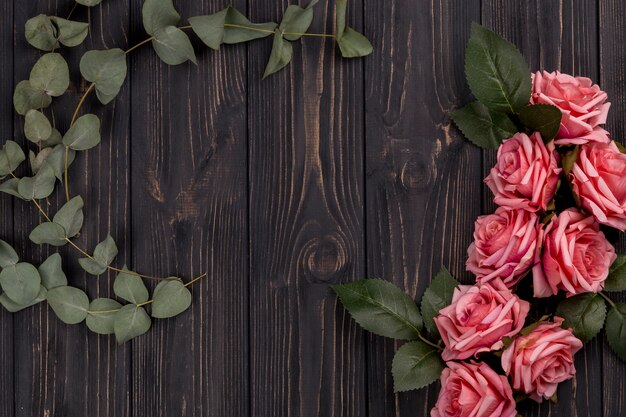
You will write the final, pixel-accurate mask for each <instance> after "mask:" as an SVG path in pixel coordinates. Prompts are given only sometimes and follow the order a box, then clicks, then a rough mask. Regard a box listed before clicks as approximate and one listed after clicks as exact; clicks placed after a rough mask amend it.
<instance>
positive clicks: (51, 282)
mask: <svg viewBox="0 0 626 417" xmlns="http://www.w3.org/2000/svg"><path fill="white" fill-rule="evenodd" d="M38 270H39V275H40V276H41V285H43V286H44V287H46V289H48V290H52V289H54V288H57V287H64V286H66V285H67V277H66V276H65V272H63V267H62V264H61V255H59V254H58V253H55V254H52V255H50V257H48V259H46V260H45V261H44V263H42V264H41V265H40V266H39V269H38Z"/></svg>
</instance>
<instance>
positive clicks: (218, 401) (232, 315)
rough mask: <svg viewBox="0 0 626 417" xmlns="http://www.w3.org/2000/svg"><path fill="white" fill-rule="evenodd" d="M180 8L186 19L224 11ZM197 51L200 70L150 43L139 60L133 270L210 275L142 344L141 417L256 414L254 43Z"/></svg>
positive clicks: (135, 35) (136, 410)
mask: <svg viewBox="0 0 626 417" xmlns="http://www.w3.org/2000/svg"><path fill="white" fill-rule="evenodd" d="M142 3H143V2H142V1H140V0H134V1H132V25H131V28H132V36H131V39H132V41H133V43H137V42H139V41H141V40H143V39H145V38H146V35H145V33H144V31H143V29H142V27H141V14H140V13H141V5H142ZM174 3H175V5H176V6H177V8H178V10H179V11H180V13H181V15H182V16H184V17H185V18H187V17H190V16H195V15H201V14H208V13H214V12H217V11H218V10H220V9H221V8H223V7H224V2H223V1H221V0H211V1H203V2H185V1H180V0H179V1H175V2H174ZM234 4H235V6H236V7H238V8H239V9H240V10H245V1H243V0H240V1H235V2H234ZM197 45H198V48H196V50H197V51H198V52H199V55H198V59H199V61H198V66H195V65H193V64H183V65H181V66H177V67H168V66H167V65H165V64H163V63H161V61H160V60H159V59H158V58H157V57H156V55H155V54H154V52H152V51H151V48H150V46H149V45H147V46H146V47H144V48H142V49H140V50H138V51H137V53H136V54H134V53H133V55H132V56H131V63H132V66H131V67H132V75H131V77H132V81H133V87H132V100H133V106H132V109H131V117H132V148H131V150H132V152H131V159H132V161H131V166H132V189H133V193H132V195H133V197H132V213H133V224H132V233H133V244H134V245H133V266H134V267H135V268H136V269H139V270H141V271H146V273H150V274H159V275H163V274H165V275H168V274H170V275H176V276H182V277H185V278H187V279H188V278H189V277H191V276H192V275H193V276H196V275H200V274H201V273H203V272H207V273H208V274H209V277H208V278H206V279H205V280H203V281H200V282H198V283H196V284H194V286H193V288H192V292H193V293H194V303H193V306H192V308H191V309H190V310H189V311H187V312H186V313H184V314H183V315H181V316H179V317H176V318H174V319H170V320H159V321H155V322H154V323H153V327H152V329H151V331H150V333H149V335H147V336H145V337H142V338H140V339H138V340H137V341H136V342H134V344H133V382H132V392H133V402H132V413H133V415H135V416H167V417H169V416H198V417H200V416H205V415H210V416H224V417H227V416H233V417H240V416H245V415H247V414H248V400H247V398H248V378H247V376H248V367H247V360H248V335H247V328H248V307H247V299H248V292H247V286H248V284H247V270H248V269H247V268H248V266H247V258H248V246H247V245H248V244H247V242H248V238H247V204H248V198H247V175H246V169H245V167H246V148H247V135H246V103H247V102H246V95H247V94H246V67H247V64H246V55H245V51H246V47H245V46H243V45H240V46H235V47H230V46H226V47H224V48H222V50H220V51H219V52H215V51H211V50H209V49H208V48H207V47H206V46H200V44H199V42H197Z"/></svg>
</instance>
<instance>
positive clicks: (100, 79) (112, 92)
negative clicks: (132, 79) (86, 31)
mask: <svg viewBox="0 0 626 417" xmlns="http://www.w3.org/2000/svg"><path fill="white" fill-rule="evenodd" d="M127 71H128V68H127V65H126V54H125V53H124V51H122V50H121V49H118V48H115V49H106V50H103V51H88V52H86V53H85V55H83V57H82V58H81V60H80V73H81V74H82V76H83V77H84V78H85V79H86V80H87V81H91V82H93V83H95V84H96V95H97V96H98V99H99V100H100V102H101V103H102V104H108V103H109V102H111V100H113V99H114V98H115V97H116V96H117V94H118V93H119V92H120V88H121V87H122V85H123V84H124V80H125V79H126V73H127Z"/></svg>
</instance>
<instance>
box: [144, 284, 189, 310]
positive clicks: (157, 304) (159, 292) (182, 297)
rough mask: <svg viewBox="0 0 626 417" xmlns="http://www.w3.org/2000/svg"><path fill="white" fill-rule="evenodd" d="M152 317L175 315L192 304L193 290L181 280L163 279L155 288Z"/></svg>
mask: <svg viewBox="0 0 626 417" xmlns="http://www.w3.org/2000/svg"><path fill="white" fill-rule="evenodd" d="M152 297H153V299H154V302H153V303H152V317H155V318H159V319H164V318H168V317H174V316H176V315H178V314H180V313H182V312H183V311H185V310H187V309H188V308H189V306H190V305H191V292H190V291H189V289H187V287H185V285H184V284H183V283H182V282H181V281H179V280H171V281H162V282H160V283H159V285H157V287H156V288H155V289H154V294H153V296H152Z"/></svg>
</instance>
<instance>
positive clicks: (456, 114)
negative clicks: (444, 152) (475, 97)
mask: <svg viewBox="0 0 626 417" xmlns="http://www.w3.org/2000/svg"><path fill="white" fill-rule="evenodd" d="M450 117H451V118H452V120H453V121H454V123H455V124H456V125H457V126H458V127H459V129H461V132H463V135H464V136H465V137H466V138H467V139H469V140H470V141H471V142H472V143H473V144H474V145H476V146H478V147H481V148H483V149H497V148H498V146H500V144H501V143H502V141H503V140H504V139H507V138H510V137H511V136H513V135H514V134H515V133H517V127H515V124H514V123H513V122H512V121H511V119H509V116H507V115H506V114H505V113H499V112H495V111H490V110H489V109H488V108H487V107H485V106H483V105H482V104H480V102H478V101H474V102H472V103H469V104H468V105H466V106H465V107H463V108H461V109H458V110H455V111H453V112H450Z"/></svg>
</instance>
